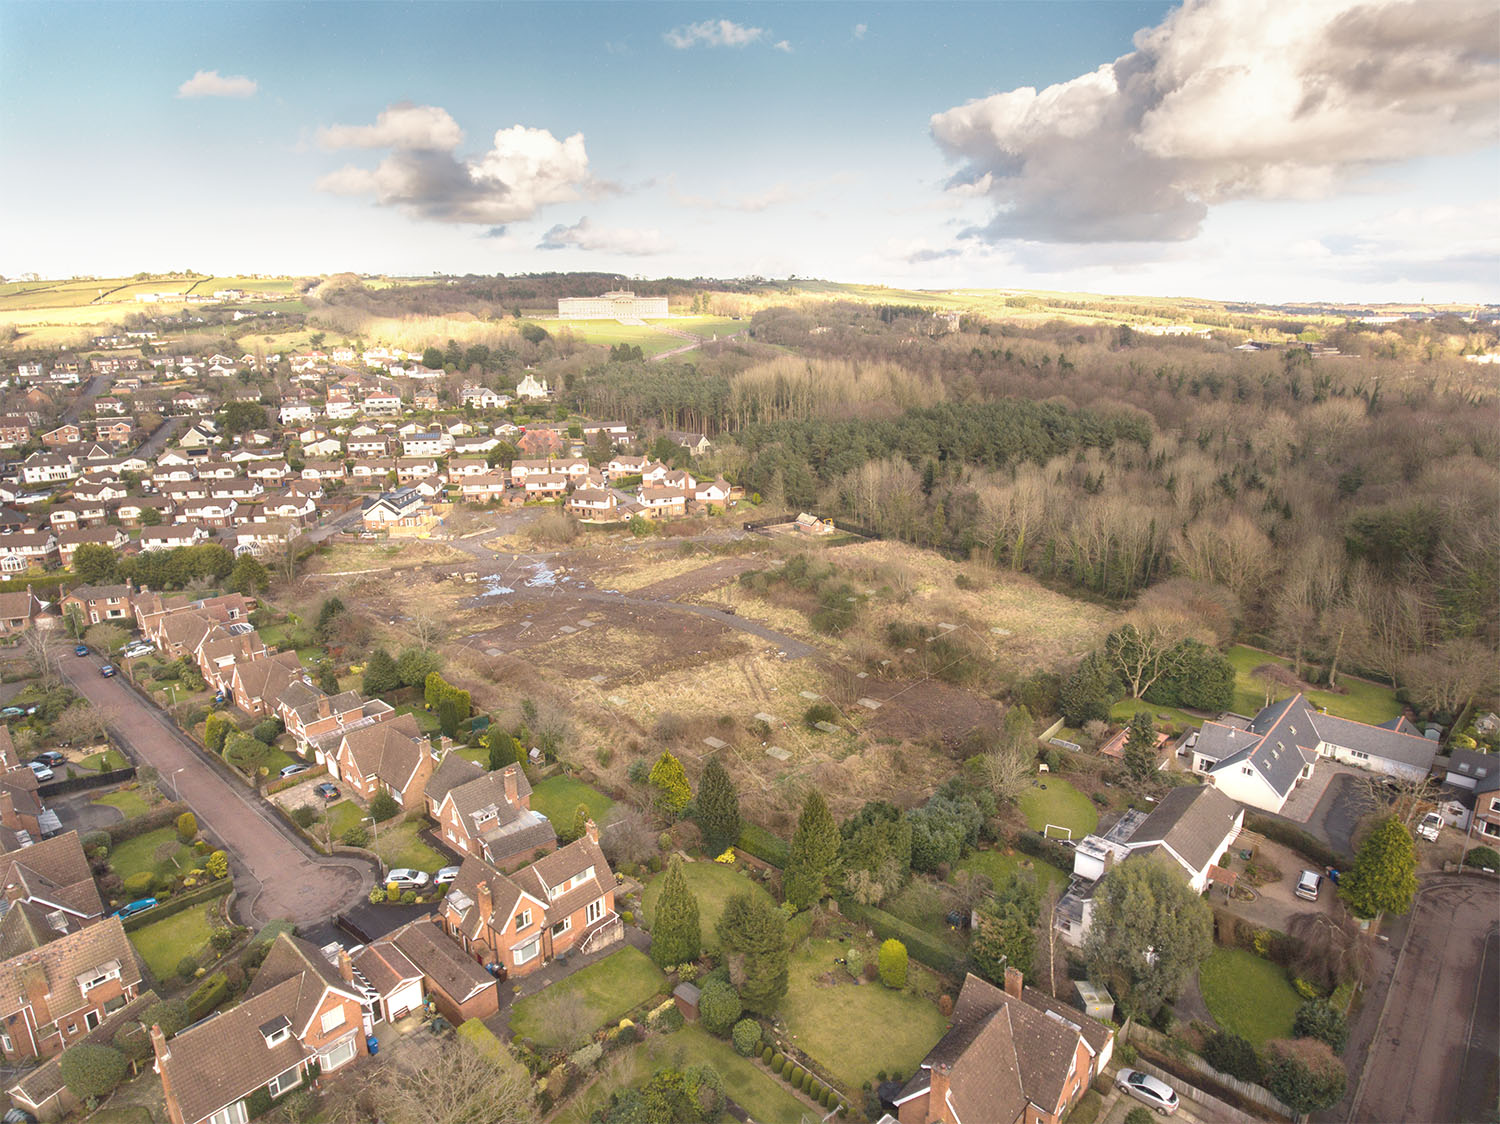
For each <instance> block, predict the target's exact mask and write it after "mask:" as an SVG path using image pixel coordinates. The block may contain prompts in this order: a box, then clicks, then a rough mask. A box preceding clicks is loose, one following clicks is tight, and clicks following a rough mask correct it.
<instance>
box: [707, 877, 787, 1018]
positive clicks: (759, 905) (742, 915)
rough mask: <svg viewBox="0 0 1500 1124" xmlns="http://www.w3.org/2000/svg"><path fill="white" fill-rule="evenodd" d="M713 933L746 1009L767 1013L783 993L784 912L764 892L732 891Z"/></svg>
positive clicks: (785, 952) (785, 966)
mask: <svg viewBox="0 0 1500 1124" xmlns="http://www.w3.org/2000/svg"><path fill="white" fill-rule="evenodd" d="M717 932H718V934H719V944H720V946H721V947H722V948H723V950H724V953H725V957H726V960H727V962H728V964H729V978H730V980H731V981H732V982H733V983H734V985H735V986H736V987H737V988H739V992H740V999H741V1000H743V1001H744V1004H745V1008H746V1010H750V1011H754V1012H756V1013H757V1014H762V1015H769V1014H770V1013H771V1012H773V1011H774V1010H775V1009H776V1005H777V1004H778V1003H780V1002H781V999H782V997H783V996H784V995H786V988H787V977H788V964H787V961H788V955H787V944H786V914H784V913H782V912H781V910H779V909H778V908H776V906H775V905H773V904H772V903H771V900H770V899H769V898H768V897H766V896H765V895H764V894H761V895H758V896H756V895H752V894H750V893H749V892H746V893H743V894H735V895H734V896H733V897H731V898H730V899H729V901H728V902H726V903H725V905H724V913H723V914H722V915H721V916H720V918H719V925H718V929H717Z"/></svg>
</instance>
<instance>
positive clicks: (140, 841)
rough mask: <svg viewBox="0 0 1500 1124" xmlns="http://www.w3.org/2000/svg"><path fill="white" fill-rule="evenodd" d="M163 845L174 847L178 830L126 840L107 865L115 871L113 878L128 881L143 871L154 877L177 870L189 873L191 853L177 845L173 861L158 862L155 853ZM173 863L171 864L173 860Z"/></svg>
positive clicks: (170, 828)
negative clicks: (116, 875)
mask: <svg viewBox="0 0 1500 1124" xmlns="http://www.w3.org/2000/svg"><path fill="white" fill-rule="evenodd" d="M166 843H177V829H176V828H175V827H164V828H160V829H159V830H157V831H148V832H147V833H146V834H145V835H137V836H136V837H135V838H134V839H127V840H125V842H123V843H121V844H120V845H119V846H118V847H116V848H114V850H112V851H111V852H110V854H109V865H110V866H111V867H113V868H114V871H115V873H116V874H118V875H119V876H120V877H121V878H129V877H130V876H131V875H132V874H137V873H139V872H140V871H143V870H149V871H151V872H152V873H153V874H168V873H175V872H176V871H178V870H191V869H192V867H193V857H194V856H193V849H192V848H191V847H184V846H182V845H181V844H180V843H178V845H177V849H176V851H174V852H173V855H172V858H168V859H165V860H160V861H159V860H158V859H157V857H156V852H157V849H158V848H159V847H162V846H163V845H164V844H166ZM173 859H176V862H175V863H174V862H173V861H172V860H173Z"/></svg>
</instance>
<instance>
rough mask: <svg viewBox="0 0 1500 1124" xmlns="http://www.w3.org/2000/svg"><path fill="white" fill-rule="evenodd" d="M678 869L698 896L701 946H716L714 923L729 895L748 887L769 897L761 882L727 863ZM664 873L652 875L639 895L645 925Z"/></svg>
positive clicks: (717, 941)
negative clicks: (753, 879)
mask: <svg viewBox="0 0 1500 1124" xmlns="http://www.w3.org/2000/svg"><path fill="white" fill-rule="evenodd" d="M682 873H683V876H684V877H685V878H686V879H687V884H688V889H689V890H691V891H693V896H694V897H696V898H697V899H698V931H699V932H700V933H701V934H702V936H703V947H704V948H718V947H719V938H718V936H717V935H716V934H715V933H714V926H716V925H717V924H718V923H719V918H720V917H721V916H723V913H724V906H725V905H726V904H727V903H728V901H729V898H730V896H731V895H733V894H743V893H744V892H745V891H746V890H749V891H750V892H751V893H752V894H754V895H755V896H756V897H762V898H765V899H767V900H768V901H769V900H770V895H769V894H768V893H766V889H765V887H764V886H762V885H761V884H760V883H759V882H755V881H752V880H751V879H750V877H749V876H748V875H744V874H740V873H739V871H738V870H736V869H735V868H734V867H732V866H730V865H729V864H727V863H716V862H698V863H687V864H685V865H684V867H683V870H682ZM665 876H666V875H665V872H663V873H662V874H658V875H656V876H655V877H653V878H652V879H651V881H650V883H649V884H648V885H647V886H646V889H645V892H644V893H643V894H642V895H641V912H642V913H643V914H645V920H646V925H647V927H648V928H649V927H650V925H651V919H652V918H653V917H654V916H656V899H657V898H659V897H661V883H662V879H663V878H664V877H665Z"/></svg>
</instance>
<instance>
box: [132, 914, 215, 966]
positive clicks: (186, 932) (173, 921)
mask: <svg viewBox="0 0 1500 1124" xmlns="http://www.w3.org/2000/svg"><path fill="white" fill-rule="evenodd" d="M214 925H215V922H214V914H213V912H212V909H211V907H209V906H203V907H201V908H198V909H185V910H183V911H182V912H181V913H174V914H173V915H172V916H171V917H164V918H162V920H160V921H153V922H152V923H151V924H150V925H143V926H141V927H140V928H139V929H137V930H136V931H135V932H133V933H131V934H130V943H131V944H133V945H135V950H136V951H137V952H139V953H140V954H141V958H142V959H143V960H145V961H146V964H147V966H148V967H150V969H151V971H152V972H153V973H154V974H155V976H156V978H157V979H158V980H165V979H168V978H169V977H171V976H174V975H176V974H177V965H178V964H179V963H181V961H182V958H183V957H184V956H193V955H195V954H197V953H198V952H200V951H201V950H202V949H204V948H206V947H207V946H208V937H209V934H210V933H212V932H213V930H214Z"/></svg>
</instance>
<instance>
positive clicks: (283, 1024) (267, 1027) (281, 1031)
mask: <svg viewBox="0 0 1500 1124" xmlns="http://www.w3.org/2000/svg"><path fill="white" fill-rule="evenodd" d="M259 1029H260V1036H261V1037H262V1038H264V1039H265V1040H266V1049H268V1050H269V1049H271V1048H272V1047H275V1046H280V1045H281V1044H282V1043H283V1042H285V1041H286V1040H287V1039H288V1038H290V1037H291V1036H292V1021H291V1019H289V1018H287V1017H286V1016H285V1015H277V1016H276V1017H275V1018H274V1019H272V1020H271V1021H270V1022H268V1023H261V1025H260V1028H259Z"/></svg>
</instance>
